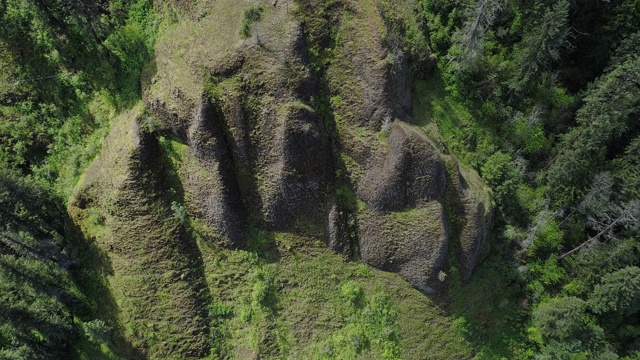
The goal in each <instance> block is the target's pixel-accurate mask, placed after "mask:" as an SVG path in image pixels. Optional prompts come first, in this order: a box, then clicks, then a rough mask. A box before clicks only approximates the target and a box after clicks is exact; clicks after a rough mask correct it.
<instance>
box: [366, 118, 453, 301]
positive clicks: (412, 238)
mask: <svg viewBox="0 0 640 360" xmlns="http://www.w3.org/2000/svg"><path fill="white" fill-rule="evenodd" d="M445 186H446V170H445V165H444V161H443V159H442V158H441V157H440V156H439V155H438V153H437V151H436V150H435V148H434V146H433V144H431V141H429V140H428V139H427V138H426V137H425V136H424V134H421V133H419V132H418V131H417V130H415V129H414V128H412V127H411V126H409V125H407V124H402V123H396V124H394V125H393V126H392V127H391V130H390V134H389V146H388V149H386V151H385V154H384V155H383V156H381V157H380V158H379V159H378V161H377V162H376V163H374V165H373V166H372V168H371V169H370V170H369V171H368V172H367V174H366V175H365V176H364V177H363V178H362V180H361V183H360V185H359V187H358V190H359V194H360V196H361V197H362V199H363V200H364V201H365V202H366V204H367V207H368V209H367V210H366V211H365V212H364V214H363V216H362V218H361V220H360V229H361V231H360V251H361V254H362V260H363V261H364V262H366V263H367V264H370V265H372V266H375V267H377V268H380V269H384V270H388V271H393V272H398V273H399V274H400V275H401V276H402V277H403V278H405V279H406V280H407V281H408V282H409V283H410V284H411V285H413V286H415V287H417V288H419V289H420V290H422V291H425V292H434V291H436V290H437V289H438V288H440V287H441V282H440V281H439V280H438V278H437V275H438V273H439V272H440V271H442V269H443V268H444V266H445V263H446V258H447V251H448V248H449V238H448V233H447V220H446V216H445V214H444V206H443V201H444V194H445Z"/></svg>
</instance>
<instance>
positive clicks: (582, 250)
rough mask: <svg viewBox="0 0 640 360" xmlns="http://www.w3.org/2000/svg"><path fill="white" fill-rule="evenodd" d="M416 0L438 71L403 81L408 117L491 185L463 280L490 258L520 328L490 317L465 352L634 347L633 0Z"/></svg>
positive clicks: (602, 351)
mask: <svg viewBox="0 0 640 360" xmlns="http://www.w3.org/2000/svg"><path fill="white" fill-rule="evenodd" d="M420 3H421V7H422V11H423V14H424V16H425V18H426V24H427V27H428V29H429V45H430V46H431V49H432V50H433V51H434V52H435V53H436V55H437V63H438V70H437V72H436V73H435V76H431V77H427V80H426V81H423V82H421V81H419V82H416V83H414V94H415V95H416V99H414V103H415V104H416V105H415V106H414V121H415V122H416V124H417V125H419V126H421V127H422V128H423V130H424V131H425V133H427V134H428V135H429V136H430V137H432V138H433V139H434V141H436V142H438V143H441V144H442V146H444V147H445V148H446V149H447V150H448V151H450V152H451V153H452V154H454V155H456V156H458V157H459V158H460V159H461V160H462V161H463V162H465V163H466V164H468V165H470V166H472V167H474V168H475V169H476V170H479V172H480V173H481V175H482V177H483V179H484V180H485V181H486V182H487V184H488V185H489V186H491V188H492V189H493V191H494V195H495V200H496V203H497V207H498V210H499V211H498V214H497V215H498V217H497V224H496V227H495V228H494V233H495V234H496V240H495V241H494V244H493V250H492V255H491V257H490V259H489V260H488V261H487V262H486V263H485V264H484V265H481V266H480V268H479V269H478V270H477V271H476V275H474V277H475V279H476V280H474V279H472V280H471V284H473V283H474V281H481V280H479V279H478V277H482V276H489V277H490V278H491V275H487V273H485V272H484V271H486V270H485V269H486V268H487V267H489V268H490V267H494V266H495V265H496V264H502V265H500V266H501V267H502V268H503V269H504V273H509V274H512V275H511V276H512V285H511V286H510V287H514V288H515V289H519V290H516V291H514V292H513V293H511V294H509V295H507V296H506V297H505V300H504V301H505V304H507V303H511V302H514V301H515V302H520V303H521V304H522V307H521V308H520V309H519V310H515V312H514V314H517V315H516V318H517V319H518V321H519V322H520V323H521V324H522V326H521V327H519V328H513V327H506V328H500V327H499V326H492V327H490V328H491V329H492V330H493V331H498V332H497V333H494V334H492V335H491V336H490V337H491V339H485V340H484V342H483V343H484V344H486V343H487V342H488V343H489V344H493V345H490V346H489V347H486V346H485V347H484V349H482V350H481V351H480V352H479V353H478V355H480V354H483V356H484V355H488V354H491V355H488V357H489V358H494V357H496V356H504V357H507V358H522V359H528V358H553V359H569V358H571V359H573V358H607V359H609V358H611V359H614V358H619V357H625V356H628V357H629V358H633V357H634V356H637V352H638V351H640V348H638V344H637V342H636V341H635V340H631V339H632V338H633V336H634V335H631V334H637V333H636V332H635V331H636V330H637V326H638V318H637V310H636V309H635V308H634V305H631V304H634V303H635V301H636V300H634V299H636V298H635V297H636V296H637V294H638V293H637V291H636V290H634V289H635V283H634V281H635V275H634V271H635V266H637V264H638V260H637V257H636V255H635V254H637V247H638V244H639V243H638V236H639V233H638V226H637V224H638V220H639V219H640V217H639V216H640V212H639V211H640V208H638V207H637V201H638V197H637V192H636V191H635V190H631V188H629V186H628V185H627V184H628V183H631V184H634V185H632V186H637V182H636V175H635V174H637V172H638V171H639V170H640V168H638V167H637V161H636V160H632V159H631V158H630V157H629V155H628V154H631V153H633V154H635V149H636V142H637V139H638V136H639V133H638V131H639V130H640V128H638V126H637V121H635V120H636V119H637V116H638V104H637V100H638V99H639V98H640V97H639V96H638V94H637V90H638V83H639V81H640V74H638V73H637V71H638V69H640V67H638V64H637V60H638V57H637V54H634V55H632V52H630V51H629V49H630V47H631V46H635V45H631V44H637V41H638V40H637V39H638V30H640V29H638V27H637V24H635V25H632V23H631V22H630V21H631V20H630V19H631V17H633V16H638V15H639V14H640V2H638V1H629V2H625V3H624V4H613V3H608V4H604V3H599V4H595V3H594V4H589V5H584V4H575V3H571V2H568V1H562V0H559V1H551V2H530V3H520V2H515V1H492V0H486V1H484V0H483V1H478V2H473V3H472V2H468V4H467V5H466V8H461V7H457V6H454V5H453V4H452V3H448V2H443V1H429V0H424V1H420ZM614 34H616V35H614ZM594 38H597V39H598V40H602V41H603V42H602V43H601V44H602V47H603V48H607V49H608V50H606V51H601V50H596V49H595V47H594V46H593V45H587V43H590V44H594V43H593V41H594ZM605 39H606V40H605ZM598 46H600V45H598ZM440 79H442V81H440ZM436 125H437V129H436ZM438 133H440V134H441V137H440V135H439V134H438ZM623 169H624V170H623ZM615 174H619V175H615ZM623 174H624V175H623ZM607 254H608V255H607ZM481 274H482V275H481ZM501 276H503V275H497V277H501ZM494 279H495V278H494ZM622 279H624V281H625V285H622V281H623V280H622ZM471 284H470V285H468V286H471ZM605 289H606V290H605ZM605 292H606V293H607V294H609V295H607V296H605V295H604V293H605ZM623 299H624V300H623ZM623 304H624V305H623ZM462 308H464V305H462ZM614 308H615V309H617V310H613V309H614ZM627 309H631V310H627ZM629 311H630V312H629ZM605 313H606V314H607V315H604V314H605ZM623 319H624V320H623ZM525 324H528V325H525ZM621 329H624V330H621ZM498 338H504V339H509V340H508V341H507V342H504V341H503V342H496V341H495V340H497V339H498ZM636 339H637V337H636ZM487 351H489V352H488V353H487ZM496 352H497V354H500V355H497V354H496Z"/></svg>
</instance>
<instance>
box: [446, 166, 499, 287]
mask: <svg viewBox="0 0 640 360" xmlns="http://www.w3.org/2000/svg"><path fill="white" fill-rule="evenodd" d="M455 164H456V166H455V170H456V173H455V174H454V176H453V181H454V186H455V190H456V195H457V199H456V204H455V211H456V219H457V221H458V231H459V241H460V243H459V253H458V262H459V264H460V267H461V278H462V281H463V282H467V281H469V279H470V278H471V275H472V274H473V269H474V268H475V267H476V265H477V264H478V263H479V262H480V261H481V260H482V259H483V258H484V257H485V256H486V255H487V254H488V251H489V235H490V234H489V233H490V231H491V227H492V225H493V205H492V201H491V196H490V195H489V192H488V190H487V189H486V188H484V187H483V186H482V180H481V179H480V177H479V176H478V174H476V173H475V172H472V171H470V170H468V169H465V168H464V167H462V166H459V165H458V164H457V161H455Z"/></svg>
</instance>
